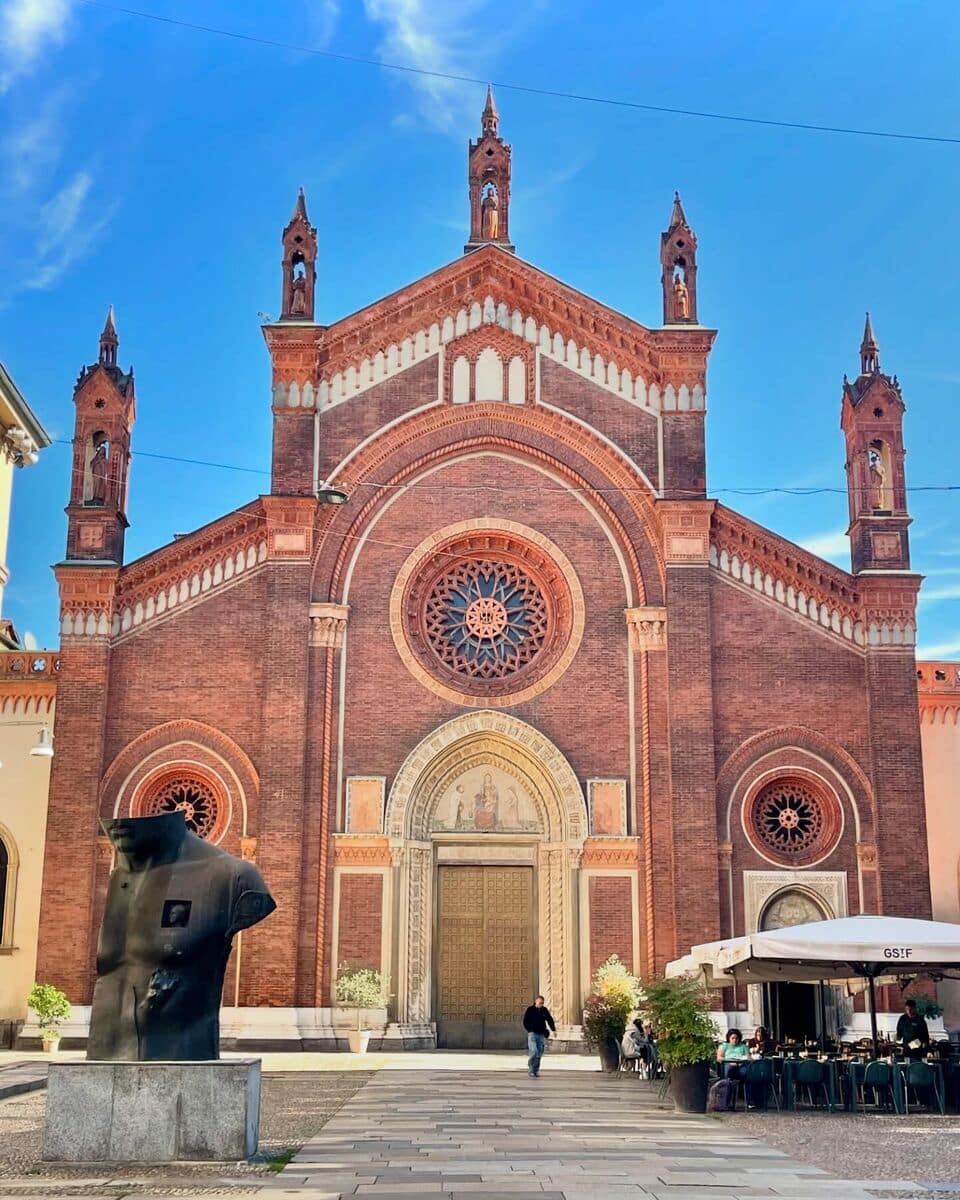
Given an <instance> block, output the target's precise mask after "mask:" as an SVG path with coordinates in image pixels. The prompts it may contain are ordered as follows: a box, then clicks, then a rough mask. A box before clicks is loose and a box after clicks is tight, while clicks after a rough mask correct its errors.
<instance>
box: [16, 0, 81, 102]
mask: <svg viewBox="0 0 960 1200" xmlns="http://www.w3.org/2000/svg"><path fill="white" fill-rule="evenodd" d="M72 7H73V4H72V0H6V2H5V3H3V4H0V95H2V94H3V93H4V92H7V91H9V90H10V88H11V87H12V86H13V84H14V83H15V82H16V80H17V79H18V78H19V77H20V76H21V75H29V74H30V72H32V71H34V70H36V69H37V68H38V67H40V66H42V65H43V63H44V60H45V56H46V52H47V50H48V48H50V47H51V46H56V45H59V44H60V43H61V42H63V40H64V39H65V38H66V36H67V27H68V24H69V20H70V12H71V9H72Z"/></svg>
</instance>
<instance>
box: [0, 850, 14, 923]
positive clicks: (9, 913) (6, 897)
mask: <svg viewBox="0 0 960 1200" xmlns="http://www.w3.org/2000/svg"><path fill="white" fill-rule="evenodd" d="M16 893H17V849H16V846H15V844H14V842H13V839H12V838H11V837H10V835H9V834H8V833H7V832H6V830H4V829H2V828H0V946H12V945H13V907H14V899H15V897H16Z"/></svg>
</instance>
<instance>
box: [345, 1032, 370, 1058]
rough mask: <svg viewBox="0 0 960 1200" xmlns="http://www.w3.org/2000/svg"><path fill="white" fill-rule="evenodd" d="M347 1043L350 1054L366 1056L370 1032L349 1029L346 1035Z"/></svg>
mask: <svg viewBox="0 0 960 1200" xmlns="http://www.w3.org/2000/svg"><path fill="white" fill-rule="evenodd" d="M347 1041H348V1042H349V1043H350V1053H351V1054H366V1052H367V1046H369V1045H370V1030H369V1029H351V1030H350V1032H349V1033H348V1034H347Z"/></svg>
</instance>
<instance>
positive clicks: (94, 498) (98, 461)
mask: <svg viewBox="0 0 960 1200" xmlns="http://www.w3.org/2000/svg"><path fill="white" fill-rule="evenodd" d="M109 470H110V444H109V442H108V441H107V439H106V438H104V439H103V440H102V441H100V442H98V443H97V446H96V448H95V450H94V452H93V458H91V459H90V499H89V500H88V501H87V503H88V504H106V502H107V472H108V471H109Z"/></svg>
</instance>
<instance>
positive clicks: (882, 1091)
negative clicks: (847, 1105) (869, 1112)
mask: <svg viewBox="0 0 960 1200" xmlns="http://www.w3.org/2000/svg"><path fill="white" fill-rule="evenodd" d="M850 1069H851V1071H853V1072H856V1073H857V1074H859V1064H857V1063H851V1065H850ZM855 1079H856V1076H855ZM867 1088H870V1090H871V1091H872V1092H873V1103H874V1106H875V1107H876V1108H880V1097H881V1095H883V1096H884V1101H885V1102H884V1105H883V1107H884V1108H886V1107H887V1103H886V1102H887V1101H889V1106H890V1108H891V1109H892V1110H893V1111H896V1107H897V1103H896V1100H895V1098H894V1091H893V1067H891V1066H890V1064H889V1063H882V1062H868V1063H865V1064H864V1066H863V1075H862V1076H860V1078H859V1079H857V1080H856V1082H855V1083H854V1096H855V1098H856V1101H857V1105H858V1107H859V1108H860V1111H861V1112H863V1111H864V1110H865V1109H866V1095H865V1093H866V1090H867Z"/></svg>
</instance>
